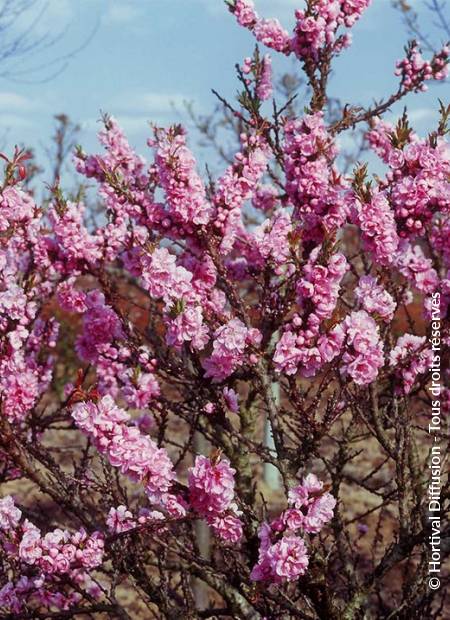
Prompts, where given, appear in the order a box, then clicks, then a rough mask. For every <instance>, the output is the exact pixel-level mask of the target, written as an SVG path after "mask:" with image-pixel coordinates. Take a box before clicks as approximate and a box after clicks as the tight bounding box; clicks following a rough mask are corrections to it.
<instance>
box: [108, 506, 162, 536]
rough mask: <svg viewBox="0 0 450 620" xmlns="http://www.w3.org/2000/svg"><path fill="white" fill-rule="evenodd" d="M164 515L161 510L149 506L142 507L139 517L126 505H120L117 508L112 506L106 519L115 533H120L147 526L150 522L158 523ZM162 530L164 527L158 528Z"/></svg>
mask: <svg viewBox="0 0 450 620" xmlns="http://www.w3.org/2000/svg"><path fill="white" fill-rule="evenodd" d="M163 520H164V515H163V513H162V512H159V510H148V509H147V508H141V509H140V510H139V514H138V516H137V517H135V516H134V515H133V513H132V512H131V511H130V510H128V508H127V507H126V506H123V505H121V506H118V507H117V508H111V509H110V511H109V513H108V517H107V519H106V525H107V526H108V529H109V531H110V532H112V533H113V534H120V533H122V532H127V531H128V530H131V529H134V528H137V527H140V526H145V525H148V524H150V523H156V522H158V521H163ZM158 529H159V530H162V528H158Z"/></svg>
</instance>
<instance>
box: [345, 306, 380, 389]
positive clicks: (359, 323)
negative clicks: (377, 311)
mask: <svg viewBox="0 0 450 620" xmlns="http://www.w3.org/2000/svg"><path fill="white" fill-rule="evenodd" d="M335 330H336V332H335V335H337V334H339V332H340V334H339V336H338V338H339V337H340V338H342V342H343V343H345V352H344V354H343V356H342V366H341V372H342V374H343V375H347V374H348V375H350V377H351V378H352V379H353V381H354V382H355V383H356V384H358V385H368V384H369V383H372V382H373V381H374V380H375V379H376V378H377V375H378V371H379V369H380V368H381V367H382V366H383V364H384V354H383V343H382V341H381V339H380V331H379V328H378V325H377V324H376V323H375V321H374V320H373V319H372V317H370V316H369V315H368V314H367V312H366V311H365V310H359V311H357V312H352V313H351V314H349V315H348V316H347V317H346V318H345V319H344V321H343V323H342V324H341V325H339V326H337V328H335ZM341 330H342V331H341Z"/></svg>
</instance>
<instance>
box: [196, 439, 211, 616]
mask: <svg viewBox="0 0 450 620" xmlns="http://www.w3.org/2000/svg"><path fill="white" fill-rule="evenodd" d="M194 448H195V452H196V453H197V454H205V453H206V452H207V451H208V442H207V441H206V439H205V438H204V437H203V435H201V434H200V433H198V432H197V433H195V435H194ZM194 528H195V537H196V539H197V545H198V550H199V552H200V557H201V558H203V559H205V560H209V559H210V557H211V534H210V531H209V527H208V525H207V524H206V523H205V521H203V520H201V519H198V520H197V521H196V522H195V526H194ZM192 589H193V592H194V598H195V606H196V609H197V610H201V609H206V607H207V606H208V604H209V599H208V594H207V592H206V587H205V584H204V583H203V581H202V580H201V579H198V578H197V577H194V578H193V583H192Z"/></svg>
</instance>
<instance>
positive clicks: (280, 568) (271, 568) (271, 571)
mask: <svg viewBox="0 0 450 620" xmlns="http://www.w3.org/2000/svg"><path fill="white" fill-rule="evenodd" d="M288 504H289V506H288V508H287V509H286V510H285V511H284V512H283V513H282V514H281V515H280V516H279V517H277V518H276V519H275V520H274V521H272V522H271V523H270V524H268V523H263V524H262V526H261V527H260V530H259V539H260V548H259V559H258V563H257V564H256V565H255V566H254V567H253V569H252V572H251V579H253V580H254V581H269V582H271V583H282V582H285V581H296V580H297V579H298V578H299V577H300V576H301V575H303V574H304V573H305V572H306V569H307V568H308V553H307V548H306V544H305V542H304V540H303V539H302V538H301V537H300V536H298V535H297V532H298V531H303V532H307V533H310V534H317V533H318V532H320V531H321V529H322V528H323V526H324V525H325V524H326V523H328V521H330V520H331V519H332V518H333V511H334V507H335V505H336V500H335V499H334V497H333V496H332V495H331V494H330V493H328V492H327V491H326V490H325V489H324V487H323V483H322V482H321V481H319V480H318V478H317V477H316V476H315V475H314V474H308V476H306V478H304V479H303V482H302V484H300V485H298V486H297V487H295V488H293V489H291V490H290V491H289V494H288Z"/></svg>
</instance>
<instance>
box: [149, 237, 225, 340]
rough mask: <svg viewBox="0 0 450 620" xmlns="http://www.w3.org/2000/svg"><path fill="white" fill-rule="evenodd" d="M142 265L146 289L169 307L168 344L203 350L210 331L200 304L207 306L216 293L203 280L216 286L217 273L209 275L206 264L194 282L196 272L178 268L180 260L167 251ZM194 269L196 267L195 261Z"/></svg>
mask: <svg viewBox="0 0 450 620" xmlns="http://www.w3.org/2000/svg"><path fill="white" fill-rule="evenodd" d="M141 265H142V279H143V282H144V286H145V288H146V289H147V290H148V292H149V293H150V295H151V296H152V297H153V298H154V299H162V300H163V301H164V303H165V310H166V315H165V320H166V323H167V325H168V331H167V335H166V340H167V342H168V344H169V345H172V346H175V347H178V348H179V347H181V346H182V345H183V344H184V343H186V342H190V343H191V345H192V347H193V348H194V349H197V350H201V349H203V348H204V347H205V345H206V343H207V342H208V340H209V330H208V328H207V326H206V325H205V324H204V323H203V310H202V307H201V305H200V303H199V302H201V301H203V302H205V301H206V298H207V295H208V293H209V294H212V291H211V289H209V291H208V293H207V292H206V290H204V289H203V287H202V284H201V280H202V279H203V278H204V277H205V278H209V279H210V281H209V284H213V283H214V282H215V269H213V273H212V274H206V273H205V271H206V269H207V263H206V262H205V265H204V267H203V272H201V273H200V271H199V270H197V275H198V276H199V277H198V278H196V279H194V277H193V272H192V271H190V270H189V269H186V268H185V267H184V266H183V265H178V264H177V258H176V256H175V255H174V254H171V253H170V252H169V251H168V250H167V249H166V248H157V249H156V250H154V251H153V252H152V254H151V255H150V256H148V255H143V256H142V257H141ZM190 266H192V267H194V269H195V267H196V265H195V264H193V263H192V260H191V265H190ZM210 275H211V276H212V277H211V278H210Z"/></svg>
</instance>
